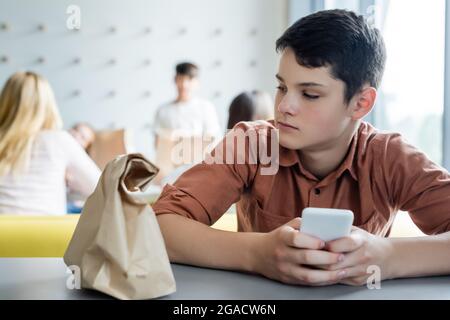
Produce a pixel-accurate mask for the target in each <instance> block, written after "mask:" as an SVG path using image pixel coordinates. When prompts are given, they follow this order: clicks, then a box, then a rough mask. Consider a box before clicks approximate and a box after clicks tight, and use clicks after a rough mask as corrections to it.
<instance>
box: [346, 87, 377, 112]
mask: <svg viewBox="0 0 450 320" xmlns="http://www.w3.org/2000/svg"><path fill="white" fill-rule="evenodd" d="M376 99H377V89H375V88H373V87H365V88H363V89H362V90H361V91H360V92H358V93H357V94H356V95H355V96H354V97H353V99H352V100H353V101H352V108H351V109H352V110H351V117H352V120H360V119H362V118H364V117H365V116H366V115H367V114H368V113H369V112H370V111H371V110H372V108H373V106H374V104H375V100H376Z"/></svg>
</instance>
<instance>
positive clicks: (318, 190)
mask: <svg viewBox="0 0 450 320" xmlns="http://www.w3.org/2000/svg"><path fill="white" fill-rule="evenodd" d="M314 193H315V194H316V196H318V195H319V194H320V189H319V188H316V189H314Z"/></svg>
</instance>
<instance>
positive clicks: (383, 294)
mask: <svg viewBox="0 0 450 320" xmlns="http://www.w3.org/2000/svg"><path fill="white" fill-rule="evenodd" d="M172 269H173V272H174V276H175V281H176V283H177V292H176V293H173V294H171V295H169V296H166V297H163V298H161V299H186V300H197V299H201V300H216V299H220V300H230V299H235V300H243V299H249V300H267V299H269V300H271V299H273V300H278V299H287V300H292V299H294V300H303V299H357V300H361V299H369V300H370V299H436V300H438V299H439V300H442V299H445V300H450V276H445V277H426V278H411V279H397V280H389V281H384V282H382V283H381V288H380V289H372V290H369V289H368V288H367V287H366V286H363V287H351V286H344V285H333V286H327V287H303V286H291V285H285V284H282V283H279V282H276V281H272V280H270V279H266V278H264V277H260V276H258V275H252V274H246V273H240V272H232V271H224V270H214V269H205V268H198V267H192V266H186V265H179V264H172ZM68 277H69V273H68V272H67V268H66V266H65V264H64V262H63V260H62V259H61V258H0V299H2V300H4V299H57V300H66V299H67V300H79V299H109V298H110V297H109V296H107V295H104V294H102V293H99V292H96V291H93V290H83V289H82V290H76V289H74V290H70V289H67V287H66V281H67V279H68Z"/></svg>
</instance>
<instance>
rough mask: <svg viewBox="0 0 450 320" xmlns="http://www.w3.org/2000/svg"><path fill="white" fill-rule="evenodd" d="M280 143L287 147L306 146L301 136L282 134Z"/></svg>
mask: <svg viewBox="0 0 450 320" xmlns="http://www.w3.org/2000/svg"><path fill="white" fill-rule="evenodd" d="M280 145H281V146H282V147H284V148H286V149H291V150H298V149H302V148H304V147H305V143H304V142H302V141H300V138H294V137H289V138H288V137H283V136H280Z"/></svg>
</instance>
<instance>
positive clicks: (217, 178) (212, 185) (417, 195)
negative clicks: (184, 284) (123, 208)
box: [152, 121, 450, 236]
mask: <svg viewBox="0 0 450 320" xmlns="http://www.w3.org/2000/svg"><path fill="white" fill-rule="evenodd" d="M237 128H239V129H242V130H243V131H245V132H248V130H254V131H256V132H258V133H260V132H261V131H265V132H266V134H265V135H262V137H263V138H261V135H260V136H259V137H260V138H259V139H266V138H267V139H266V140H267V141H269V139H268V137H269V136H270V134H271V132H272V131H275V127H274V125H273V121H269V122H265V121H264V122H262V121H258V122H241V123H239V124H237V125H236V127H235V128H234V130H236V129H237ZM262 129H263V130H262ZM231 133H232V132H230V133H228V134H227V136H228V135H230V134H231ZM219 146H221V144H219V145H218V146H217V147H216V148H215V149H214V150H213V152H212V153H211V155H214V154H215V152H217V150H218V148H219ZM278 147H279V159H278V162H279V167H278V171H277V172H276V174H272V175H263V174H261V168H262V167H263V165H262V164H261V163H259V162H258V161H256V163H252V162H250V161H246V162H244V163H242V164H236V163H235V164H217V163H216V164H208V163H206V162H205V161H203V162H202V163H200V164H198V165H196V166H194V167H193V168H191V169H190V170H188V171H187V172H185V173H184V174H183V175H182V176H181V177H180V178H179V179H178V180H177V181H176V182H175V183H174V184H173V185H169V184H167V185H166V186H165V187H164V189H163V191H162V193H161V195H160V197H159V198H158V200H157V201H156V202H155V203H154V205H153V206H152V207H153V210H154V211H155V213H156V214H157V215H159V214H166V213H175V214H179V215H182V216H185V217H188V218H191V219H195V220H197V221H200V222H202V223H204V224H207V225H212V224H214V223H215V222H216V221H217V220H218V219H219V218H220V217H221V216H222V215H223V214H224V212H226V210H227V209H228V208H229V207H230V206H231V205H232V204H233V203H236V208H237V219H238V231H246V232H248V231H253V232H268V231H271V230H273V229H275V228H277V227H279V226H281V225H283V224H285V223H287V222H288V221H290V220H292V219H293V218H295V217H301V213H302V210H303V209H304V208H306V207H319V208H339V209H349V210H352V211H353V213H354V216H355V219H354V222H353V224H354V225H355V226H358V227H360V228H362V229H365V230H366V231H368V232H370V233H373V234H376V235H379V236H388V235H389V232H390V229H391V226H392V223H393V221H394V218H395V215H396V213H397V211H398V210H403V211H408V212H409V214H410V216H411V218H412V220H413V221H414V223H415V224H416V225H417V226H418V227H419V228H420V229H421V230H422V231H423V232H424V233H426V234H439V233H443V232H446V231H450V174H449V173H448V172H447V171H446V170H445V169H443V168H442V167H440V166H439V165H437V164H435V163H433V162H432V161H431V160H429V159H428V158H427V156H426V155H425V154H424V153H422V152H421V151H419V150H418V149H417V148H415V147H413V146H412V145H410V144H408V143H407V142H406V141H405V140H403V138H402V136H401V135H400V134H397V133H386V132H380V131H378V130H377V129H376V128H374V127H373V126H371V125H370V124H369V123H366V122H361V124H360V126H359V128H358V130H357V132H356V133H355V135H354V136H353V139H352V141H351V144H350V146H349V150H348V152H347V154H346V156H345V158H344V160H343V161H342V163H341V164H340V165H339V166H338V168H337V169H336V170H335V171H333V172H331V173H330V174H329V175H327V176H326V177H325V178H323V179H318V178H317V177H315V176H314V175H313V174H311V173H310V172H308V171H307V170H306V169H305V168H304V167H303V166H302V163H301V160H300V158H299V153H298V150H291V149H287V148H284V147H282V146H281V145H280V146H278ZM246 150H247V151H248V148H247V149H246ZM225 152H226V151H225ZM232 152H237V149H235V150H233V151H232ZM235 156H236V154H235Z"/></svg>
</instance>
